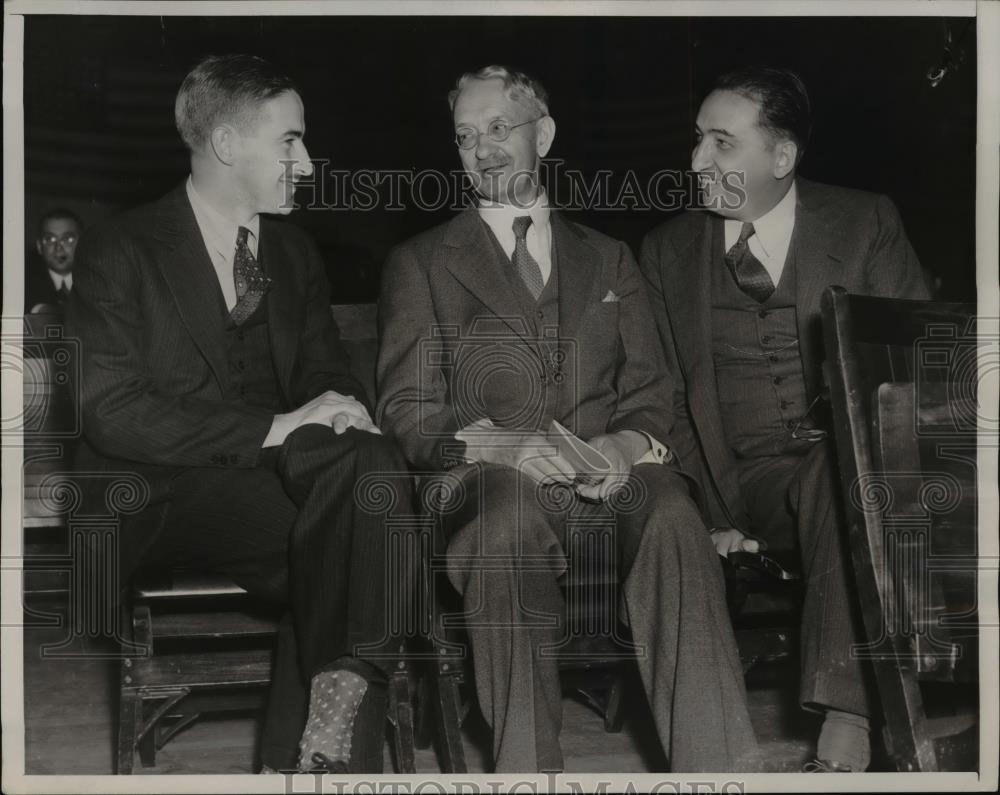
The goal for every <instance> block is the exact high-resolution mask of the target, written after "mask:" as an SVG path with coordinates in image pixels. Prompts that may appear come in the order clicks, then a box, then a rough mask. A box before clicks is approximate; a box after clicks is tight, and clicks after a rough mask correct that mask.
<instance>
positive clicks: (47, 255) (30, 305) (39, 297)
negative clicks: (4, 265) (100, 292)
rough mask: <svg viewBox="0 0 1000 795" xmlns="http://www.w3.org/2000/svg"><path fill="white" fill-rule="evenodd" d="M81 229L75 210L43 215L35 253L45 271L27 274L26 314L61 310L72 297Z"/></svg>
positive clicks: (30, 270) (34, 271) (41, 269)
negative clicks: (74, 260)
mask: <svg viewBox="0 0 1000 795" xmlns="http://www.w3.org/2000/svg"><path fill="white" fill-rule="evenodd" d="M80 229H81V227H80V219H79V218H77V217H76V215H75V214H74V213H73V212H72V211H71V210H67V209H64V208H57V209H53V210H49V211H48V212H47V213H45V215H43V216H42V220H41V221H40V222H39V224H38V236H37V237H36V238H35V251H36V252H38V256H39V257H40V258H41V263H40V265H41V266H44V269H43V268H42V267H37V268H31V269H29V270H28V272H27V273H26V274H25V295H24V311H25V313H30V312H56V311H59V310H60V309H61V308H62V305H63V304H64V303H65V302H66V300H67V299H68V298H69V294H70V291H71V290H72V289H73V259H74V257H75V256H76V244H77V242H78V241H79V239H80Z"/></svg>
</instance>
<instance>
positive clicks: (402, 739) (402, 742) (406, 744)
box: [389, 668, 417, 773]
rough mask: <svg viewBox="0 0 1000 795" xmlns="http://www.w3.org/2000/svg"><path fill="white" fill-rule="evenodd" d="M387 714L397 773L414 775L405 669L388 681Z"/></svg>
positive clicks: (411, 705) (409, 703)
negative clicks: (388, 714)
mask: <svg viewBox="0 0 1000 795" xmlns="http://www.w3.org/2000/svg"><path fill="white" fill-rule="evenodd" d="M389 712H390V714H391V718H390V721H391V722H392V728H393V732H392V741H393V750H394V752H395V761H396V772H397V773H416V772H417V767H416V760H415V752H414V737H413V704H412V703H411V702H410V676H409V671H408V670H407V669H405V668H404V669H402V670H397V671H395V672H394V673H393V675H392V677H391V678H390V681H389Z"/></svg>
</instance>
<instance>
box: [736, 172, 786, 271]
mask: <svg viewBox="0 0 1000 795" xmlns="http://www.w3.org/2000/svg"><path fill="white" fill-rule="evenodd" d="M736 223H739V222H738V221H737V222H736ZM793 226H795V182H794V181H793V182H792V187H790V188H789V189H788V192H787V193H786V194H785V195H784V196H783V197H782V199H781V201H780V202H778V203H777V204H776V205H774V207H772V208H771V209H770V210H768V211H767V212H766V213H764V214H763V215H762V216H761V217H760V218H758V219H757V220H756V221H754V222H753V231H754V235H755V236H756V238H757V242H758V243H759V244H760V247H761V248H762V249H763V250H764V254H765V256H768V257H771V256H773V255H774V253H775V252H780V251H781V250H782V249H787V248H788V241H789V240H791V239H792V227H793Z"/></svg>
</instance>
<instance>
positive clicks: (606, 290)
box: [377, 208, 673, 470]
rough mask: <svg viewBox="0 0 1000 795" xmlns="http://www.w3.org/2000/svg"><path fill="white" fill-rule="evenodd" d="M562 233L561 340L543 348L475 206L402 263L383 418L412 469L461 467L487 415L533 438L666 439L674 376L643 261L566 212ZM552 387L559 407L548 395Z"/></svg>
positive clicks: (390, 296)
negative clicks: (554, 427)
mask: <svg viewBox="0 0 1000 795" xmlns="http://www.w3.org/2000/svg"><path fill="white" fill-rule="evenodd" d="M551 224H552V236H553V250H554V255H555V256H554V268H555V269H556V271H557V274H556V278H557V279H558V286H559V298H558V307H559V324H558V342H557V343H554V342H553V341H552V340H551V339H541V340H540V339H539V338H538V337H537V331H536V329H535V327H534V326H533V325H531V323H530V319H526V318H525V317H524V315H525V311H524V306H523V304H522V303H520V302H519V301H518V298H517V296H516V294H515V292H514V290H513V289H512V286H511V283H510V282H509V281H508V279H507V277H506V276H505V275H504V273H503V272H501V269H500V268H498V267H497V262H496V259H497V255H496V249H495V244H494V243H493V242H492V241H491V240H490V238H489V232H488V231H487V228H486V226H485V224H484V223H483V221H482V220H481V219H480V218H479V216H478V213H477V211H476V210H475V209H474V208H470V209H468V210H465V211H464V212H462V213H461V214H460V215H458V216H456V217H455V218H454V219H452V220H451V221H450V222H448V223H445V224H443V225H441V226H438V227H436V228H434V229H431V230H429V231H427V232H425V233H423V234H421V235H418V236H417V237H415V238H413V239H412V240H409V241H407V242H406V243H403V244H402V245H400V246H398V247H396V248H395V249H394V250H393V251H392V252H391V254H390V256H389V260H388V262H387V264H386V266H385V269H384V270H383V274H382V293H381V298H380V301H379V339H380V349H379V356H378V371H377V378H378V392H379V404H378V421H379V423H380V425H382V427H383V428H384V429H385V430H387V431H388V432H390V433H392V434H393V435H394V436H395V437H396V438H397V439H398V440H399V441H400V444H401V446H402V448H403V451H404V453H405V454H406V457H407V458H408V460H409V461H410V462H411V463H412V464H414V465H415V466H417V467H419V468H422V469H430V470H438V469H441V468H442V467H446V466H449V465H450V464H452V463H454V462H455V461H454V459H453V458H452V457H451V456H449V455H448V454H447V448H448V447H449V446H450V447H452V448H454V447H455V445H456V442H455V440H454V438H453V437H454V433H455V432H456V431H457V430H459V429H461V428H463V427H465V426H466V425H467V424H468V423H469V422H471V421H473V420H475V419H479V418H482V417H484V416H488V417H490V418H492V419H494V420H496V421H498V423H500V424H503V425H505V426H507V427H519V428H521V429H528V428H530V429H532V430H536V429H545V428H547V427H548V424H549V422H550V421H551V419H553V418H554V419H557V420H558V421H560V422H562V423H563V424H564V425H566V427H568V428H570V430H572V431H574V432H575V433H577V434H578V435H579V436H581V437H582V438H585V439H586V438H591V437H593V436H595V435H598V434H602V433H608V432H614V431H618V430H626V429H633V430H638V431H644V432H646V433H649V434H651V435H652V436H654V437H655V438H657V439H659V440H660V441H661V442H664V443H666V442H667V440H668V437H669V431H670V427H671V425H672V422H673V421H672V417H671V412H670V407H669V406H668V405H667V404H666V402H665V401H664V400H663V395H664V394H668V392H669V389H668V385H667V381H666V379H667V373H666V370H665V367H664V362H663V357H662V353H661V352H660V350H659V347H658V345H657V344H656V340H655V337H654V336H653V335H652V334H651V333H650V331H651V329H652V328H653V319H652V315H651V312H650V307H649V301H648V297H647V295H646V290H645V286H644V285H643V282H642V277H641V276H640V274H639V271H638V269H637V267H636V264H635V260H634V259H633V257H632V255H631V253H630V252H629V250H628V247H627V246H626V245H625V244H624V243H621V242H619V241H616V240H612V239H611V238H609V237H606V236H605V235H602V234H600V233H598V232H595V231H594V230H592V229H588V228H587V227H585V226H581V225H579V224H576V223H572V222H570V221H569V220H567V219H566V218H564V217H563V216H562V215H561V214H560V213H558V212H553V213H552V215H551ZM554 349H557V350H554ZM553 355H555V361H557V362H559V364H558V366H557V367H555V368H553V367H552V361H553V358H552V357H553ZM547 368H548V369H547ZM547 378H551V380H549V381H547V382H544V383H545V384H546V386H547V387H548V388H550V389H554V390H555V392H554V393H552V392H549V393H548V397H546V396H545V395H543V393H542V390H540V389H539V387H538V383H539V382H542V379H547ZM557 385H558V388H557ZM502 418H506V420H505V421H502ZM459 447H460V445H459Z"/></svg>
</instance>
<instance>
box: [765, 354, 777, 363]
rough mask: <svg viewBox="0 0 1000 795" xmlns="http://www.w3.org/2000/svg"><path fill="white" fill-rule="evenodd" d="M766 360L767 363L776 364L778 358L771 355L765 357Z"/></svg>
mask: <svg viewBox="0 0 1000 795" xmlns="http://www.w3.org/2000/svg"><path fill="white" fill-rule="evenodd" d="M767 360H768V361H769V362H771V363H772V364H774V363H776V362H777V361H778V357H777V356H774V355H771V356H768V357H767Z"/></svg>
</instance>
